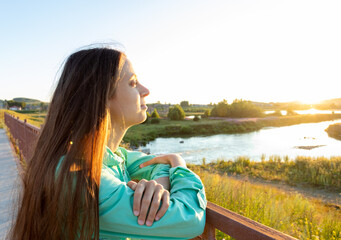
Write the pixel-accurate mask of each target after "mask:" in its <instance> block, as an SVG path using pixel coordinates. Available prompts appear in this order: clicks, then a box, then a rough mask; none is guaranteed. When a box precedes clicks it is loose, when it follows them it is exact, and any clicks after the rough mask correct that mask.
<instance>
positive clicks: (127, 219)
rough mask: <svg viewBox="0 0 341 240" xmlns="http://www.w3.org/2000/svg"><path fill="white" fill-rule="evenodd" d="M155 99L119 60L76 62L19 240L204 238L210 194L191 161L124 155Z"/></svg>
mask: <svg viewBox="0 0 341 240" xmlns="http://www.w3.org/2000/svg"><path fill="white" fill-rule="evenodd" d="M148 94H149V91H148V89H147V88H145V87H144V86H143V85H141V83H140V82H139V81H138V80H137V77H136V75H135V73H134V70H133V68H132V64H131V62H130V61H129V60H128V59H127V57H126V56H125V55H124V54H123V53H121V52H119V51H117V50H113V49H109V48H95V49H87V50H81V51H78V52H76V53H73V54H72V55H71V56H70V57H69V58H68V59H67V61H66V63H65V65H64V69H63V71H62V73H61V76H60V79H59V82H58V85H57V87H56V89H55V92H54V95H53V98H52V101H51V104H50V107H49V112H48V114H47V117H46V121H45V125H44V128H43V129H42V132H41V135H40V137H39V139H38V142H37V145H36V149H35V152H34V155H33V157H32V159H30V161H29V162H28V167H27V172H26V175H25V177H24V184H23V195H22V198H21V202H20V204H19V209H18V214H17V218H16V220H15V221H14V225H13V228H12V231H11V233H10V238H11V239H18V240H19V239H127V238H137V239H189V238H193V237H195V236H197V235H200V234H201V233H202V232H203V229H204V225H205V208H206V198H205V192H204V186H203V184H202V182H201V181H200V179H199V177H198V176H197V175H196V174H194V173H193V172H191V171H190V170H188V169H187V168H186V163H185V161H184V160H183V159H182V158H181V157H180V156H179V155H176V154H168V155H163V156H157V157H155V156H152V155H145V154H143V153H140V152H132V151H128V150H126V149H124V148H122V147H119V144H120V142H121V140H122V138H123V136H124V134H125V132H126V131H127V129H128V128H129V127H131V126H133V125H136V124H139V123H141V122H143V121H144V120H145V119H146V110H147V106H146V103H145V97H146V96H148ZM131 179H134V181H131Z"/></svg>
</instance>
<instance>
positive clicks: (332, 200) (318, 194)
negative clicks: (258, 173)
mask: <svg viewBox="0 0 341 240" xmlns="http://www.w3.org/2000/svg"><path fill="white" fill-rule="evenodd" d="M229 177H232V178H234V179H237V180H243V181H248V182H250V183H256V184H259V185H263V186H270V187H274V188H277V189H279V190H281V191H285V192H288V193H299V194H302V195H303V196H304V197H307V198H309V199H313V200H317V201H320V202H322V203H324V204H326V205H327V206H329V207H333V208H335V209H337V210H340V211H341V193H340V192H335V191H331V190H328V189H323V188H321V187H320V188H319V187H311V186H306V185H303V184H297V185H296V186H290V185H288V184H286V183H284V182H271V181H266V180H262V179H255V178H250V177H248V176H236V175H234V176H233V175H230V176H229Z"/></svg>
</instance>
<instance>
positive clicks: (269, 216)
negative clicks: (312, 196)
mask: <svg viewBox="0 0 341 240" xmlns="http://www.w3.org/2000/svg"><path fill="white" fill-rule="evenodd" d="M190 167H191V168H192V170H194V171H195V172H196V173H197V174H198V175H199V176H200V177H201V179H202V181H203V183H204V185H205V188H206V194H207V199H208V201H211V202H213V203H215V204H218V205H220V206H222V207H224V208H227V209H229V210H232V211H234V212H237V213H239V214H241V215H243V216H245V217H248V218H251V219H253V220H255V221H257V222H260V223H262V224H264V225H267V226H269V227H272V228H274V229H277V230H279V231H281V232H284V233H286V234H289V235H291V236H294V237H296V238H298V239H305V240H306V239H341V211H340V210H335V209H331V208H330V207H326V206H325V205H323V204H322V203H320V202H317V201H312V200H308V199H306V198H304V197H303V196H302V195H300V194H298V193H290V194H288V193H286V192H282V191H280V190H278V189H276V188H273V187H265V186H261V185H257V184H254V183H250V182H248V181H242V180H235V179H232V178H231V177H228V176H226V175H220V174H217V173H210V172H208V171H205V170H203V169H202V168H200V167H199V166H196V165H190ZM216 234H217V239H232V238H231V237H229V236H227V235H226V234H224V233H222V232H220V231H218V230H217V233H216Z"/></svg>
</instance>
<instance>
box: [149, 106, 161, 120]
mask: <svg viewBox="0 0 341 240" xmlns="http://www.w3.org/2000/svg"><path fill="white" fill-rule="evenodd" d="M151 117H152V118H160V115H159V113H158V112H157V110H156V108H154V111H153V113H152V115H151Z"/></svg>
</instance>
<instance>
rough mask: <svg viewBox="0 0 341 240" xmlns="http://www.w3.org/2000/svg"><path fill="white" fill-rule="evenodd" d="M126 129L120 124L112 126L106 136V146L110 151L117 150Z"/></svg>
mask: <svg viewBox="0 0 341 240" xmlns="http://www.w3.org/2000/svg"><path fill="white" fill-rule="evenodd" d="M127 130H128V129H127V128H123V127H121V126H113V127H112V130H111V131H110V134H109V137H108V147H109V148H110V149H111V151H113V152H115V151H116V150H117V148H118V147H119V145H120V143H121V141H122V139H123V137H124V135H125V133H126V132H127Z"/></svg>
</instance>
